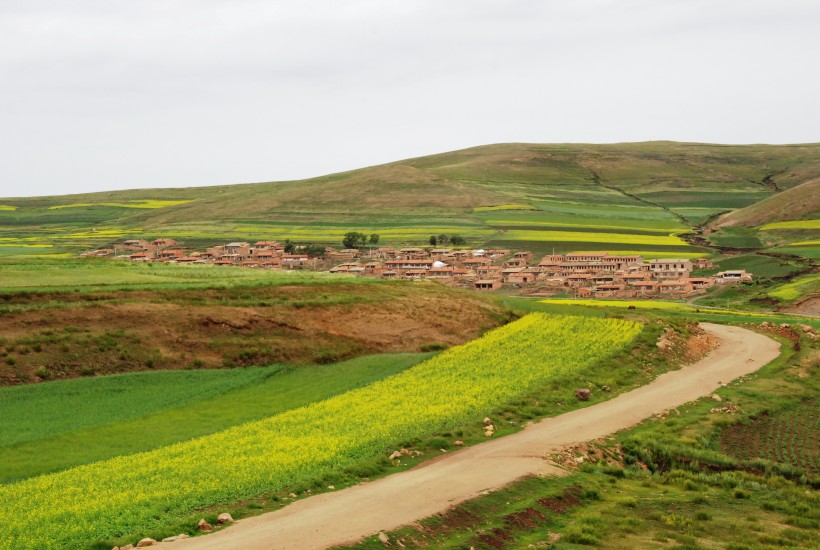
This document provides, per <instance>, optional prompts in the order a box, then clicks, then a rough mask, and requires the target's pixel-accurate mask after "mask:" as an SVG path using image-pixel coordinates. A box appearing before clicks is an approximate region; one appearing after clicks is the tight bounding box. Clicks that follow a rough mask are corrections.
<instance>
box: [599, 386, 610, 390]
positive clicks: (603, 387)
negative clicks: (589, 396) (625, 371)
mask: <svg viewBox="0 0 820 550" xmlns="http://www.w3.org/2000/svg"><path fill="white" fill-rule="evenodd" d="M601 391H612V388H610V387H609V386H601Z"/></svg>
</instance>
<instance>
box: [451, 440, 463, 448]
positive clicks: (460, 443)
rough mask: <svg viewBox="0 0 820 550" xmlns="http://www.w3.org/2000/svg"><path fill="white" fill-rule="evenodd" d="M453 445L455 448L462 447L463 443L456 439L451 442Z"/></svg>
mask: <svg viewBox="0 0 820 550" xmlns="http://www.w3.org/2000/svg"><path fill="white" fill-rule="evenodd" d="M453 445H454V446H456V447H463V446H464V442H463V441H461V440H460V439H457V440H456V441H453Z"/></svg>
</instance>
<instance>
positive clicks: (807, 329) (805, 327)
mask: <svg viewBox="0 0 820 550" xmlns="http://www.w3.org/2000/svg"><path fill="white" fill-rule="evenodd" d="M800 330H802V331H803V332H805V333H806V334H809V333H811V332H814V328H813V327H812V326H811V325H800Z"/></svg>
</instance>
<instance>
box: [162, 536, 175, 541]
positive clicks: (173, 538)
mask: <svg viewBox="0 0 820 550" xmlns="http://www.w3.org/2000/svg"><path fill="white" fill-rule="evenodd" d="M178 538H179V537H165V538H164V539H162V542H176V540H177V539H178Z"/></svg>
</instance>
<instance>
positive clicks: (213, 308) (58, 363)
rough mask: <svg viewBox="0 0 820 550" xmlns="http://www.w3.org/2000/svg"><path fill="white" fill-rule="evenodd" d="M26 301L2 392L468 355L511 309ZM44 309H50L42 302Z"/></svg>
mask: <svg viewBox="0 0 820 550" xmlns="http://www.w3.org/2000/svg"><path fill="white" fill-rule="evenodd" d="M82 298H83V299H82V301H79V298H78V297H77V295H70V296H66V297H60V296H50V297H47V298H46V297H39V298H38V297H27V298H25V300H27V301H26V302H25V303H22V304H19V305H23V306H25V307H34V308H36V307H37V306H39V305H44V304H45V302H46V301H48V302H54V301H55V300H56V301H57V302H58V303H61V304H62V305H61V306H60V307H49V308H46V309H30V310H29V311H22V312H19V313H14V314H7V315H4V316H3V317H2V320H3V322H2V324H0V385H8V384H18V383H26V382H33V381H39V380H43V379H55V378H66V377H72V376H80V375H92V374H107V373H116V372H127V371H133V370H144V369H151V368H153V369H159V368H161V369H177V368H215V367H232V366H247V365H260V364H268V363H274V362H286V363H296V364H302V363H327V362H332V361H337V360H341V359H346V358H350V357H354V356H357V355H362V354H369V353H386V352H417V351H423V350H426V349H430V348H431V347H433V348H435V347H443V346H451V345H455V344H460V343H463V342H466V341H468V340H471V339H473V338H475V337H476V336H477V335H479V334H480V333H481V332H482V331H484V330H486V329H488V328H491V327H494V326H498V325H499V324H502V323H503V322H504V321H505V319H506V317H505V315H506V314H505V313H504V312H503V310H502V308H501V307H500V306H498V305H496V304H495V303H494V302H491V301H489V300H487V299H485V298H484V297H483V296H480V295H476V294H475V293H470V292H466V291H465V292H462V291H454V290H452V289H447V288H445V287H443V286H441V285H436V284H384V285H364V284H351V285H328V286H309V287H296V286H294V287H277V288H258V289H242V290H229V291H189V292H174V293H168V292H157V293H151V292H140V293H116V294H110V293H109V294H106V295H96V296H95V295H85V296H83V297H82ZM38 300H40V302H38Z"/></svg>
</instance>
